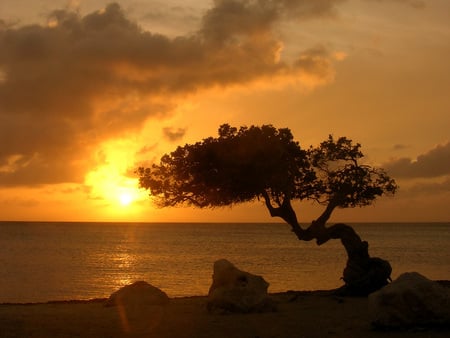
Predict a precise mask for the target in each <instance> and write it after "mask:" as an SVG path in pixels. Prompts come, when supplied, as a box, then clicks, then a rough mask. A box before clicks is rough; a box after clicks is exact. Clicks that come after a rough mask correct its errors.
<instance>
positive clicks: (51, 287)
mask: <svg viewBox="0 0 450 338" xmlns="http://www.w3.org/2000/svg"><path fill="white" fill-rule="evenodd" d="M352 225H353V226H354V227H355V229H356V230H357V231H358V233H359V234H360V236H361V237H362V238H363V239H364V240H367V241H368V242H369V245H370V253H371V255H372V256H379V257H382V258H385V259H387V260H389V261H390V262H391V264H392V267H393V277H394V278H395V277H397V276H398V275H399V274H401V273H403V272H407V271H418V272H420V273H422V274H423V275H425V276H427V277H428V278H430V279H447V280H450V223H412V224H406V223H402V224H399V223H382V224H376V223H374V224H368V223H366V224H352ZM220 258H226V259H228V260H230V261H231V262H233V263H234V264H235V265H236V266H237V267H238V268H240V269H243V270H246V271H249V272H252V273H254V274H259V275H262V276H263V277H264V278H265V279H266V280H267V281H268V282H269V283H270V287H269V292H280V291H287V290H317V289H330V288H336V287H339V286H341V285H342V283H341V281H340V277H341V275H342V270H343V268H344V266H345V262H346V254H345V251H344V249H343V247H342V245H341V244H340V242H339V241H330V242H328V243H326V244H324V245H322V246H320V247H319V246H317V245H316V244H315V242H302V241H299V240H297V239H296V238H295V236H294V235H293V233H291V232H290V230H289V226H288V225H285V224H248V223H246V224H236V223H233V224H203V223H194V224H191V223H189V224H184V223H177V224H170V223H168V224H164V223H145V224H144V223H142V224H141V223H139V224H137V223H33V222H32V223H28V222H0V303H4V302H39V301H48V300H68V299H89V298H98V297H108V296H109V295H110V294H111V293H112V292H114V291H115V290H117V289H118V288H120V287H122V286H124V285H126V284H129V283H131V282H133V281H137V280H145V281H147V282H149V283H150V284H152V285H154V286H156V287H159V288H161V289H162V290H163V291H165V292H166V293H167V294H168V295H169V296H171V297H179V296H191V295H206V294H207V292H208V288H209V286H210V284H211V275H212V267H213V263H214V261H215V260H217V259H220Z"/></svg>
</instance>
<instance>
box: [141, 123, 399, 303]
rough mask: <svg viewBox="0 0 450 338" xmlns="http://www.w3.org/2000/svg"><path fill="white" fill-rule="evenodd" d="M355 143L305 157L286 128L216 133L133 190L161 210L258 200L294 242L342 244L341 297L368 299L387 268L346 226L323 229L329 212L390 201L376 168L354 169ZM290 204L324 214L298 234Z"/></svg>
mask: <svg viewBox="0 0 450 338" xmlns="http://www.w3.org/2000/svg"><path fill="white" fill-rule="evenodd" d="M360 147H361V146H360V144H353V143H352V141H351V140H349V139H347V138H345V137H340V138H338V139H337V140H335V139H334V138H333V137H332V136H329V138H328V139H327V140H326V141H324V142H322V143H321V144H320V145H319V146H318V147H316V148H313V147H310V148H309V149H308V150H304V149H302V148H301V147H300V145H299V143H298V142H296V141H294V137H293V135H292V133H291V131H290V130H289V129H287V128H281V129H277V128H275V127H273V126H272V125H263V126H260V127H259V126H251V127H241V128H240V129H237V128H235V127H231V126H230V125H228V124H224V125H222V126H220V128H219V137H217V138H213V137H209V138H206V139H204V140H202V141H201V142H197V143H195V144H186V145H185V146H183V147H181V146H180V147H178V148H177V149H176V150H175V151H174V152H172V153H170V154H166V155H164V156H163V157H162V158H161V161H160V163H159V164H153V165H152V166H151V167H150V168H139V169H138V175H139V184H140V186H141V187H143V188H145V189H148V190H149V191H150V195H151V196H152V197H153V198H154V199H155V200H156V202H157V204H158V205H159V206H161V207H168V206H176V205H191V206H195V207H199V208H214V207H222V206H231V205H234V204H238V203H244V202H251V201H255V200H263V201H264V203H265V205H266V207H267V209H268V210H269V212H270V215H271V216H272V217H280V218H282V219H283V220H284V221H286V222H287V223H288V224H289V225H290V226H291V228H292V231H293V232H294V233H295V235H296V236H297V237H298V239H300V240H304V241H310V240H313V239H315V240H316V242H317V244H319V245H320V244H323V243H325V242H327V241H328V240H330V239H340V240H341V242H342V244H343V245H344V247H345V249H346V251H347V256H348V260H347V265H346V267H345V269H344V273H343V280H344V282H345V285H344V287H343V288H341V290H340V291H341V292H342V293H345V294H353V295H366V294H368V293H370V292H373V291H375V290H377V289H379V288H381V287H382V286H384V285H386V284H387V283H388V280H389V279H390V274H391V266H390V264H389V263H388V262H387V261H385V260H382V259H380V258H371V257H370V256H369V253H368V244H367V242H365V241H362V240H361V238H360V237H359V236H358V235H357V234H356V232H355V231H354V230H353V228H352V227H350V226H348V225H346V224H342V223H341V224H335V225H333V226H329V227H327V226H326V223H327V221H328V219H329V218H330V216H331V214H332V212H333V210H335V209H336V208H350V207H356V206H366V205H370V204H371V203H372V202H373V201H374V200H375V199H376V198H377V197H379V196H382V195H384V194H393V193H395V190H396V188H397V185H396V183H395V181H394V180H393V179H391V178H390V177H389V176H388V175H387V174H386V173H385V172H384V171H383V170H382V169H377V168H373V167H371V166H368V165H363V164H361V163H359V160H360V159H361V158H362V157H363V154H362V152H361V150H360ZM294 200H300V201H301V200H314V201H317V202H318V203H320V204H322V205H324V211H323V213H322V214H321V215H320V216H319V217H318V218H317V219H316V220H314V221H312V223H311V224H310V225H309V227H307V228H306V229H304V228H302V227H301V226H300V224H299V222H298V220H297V215H296V213H295V211H294V209H293V207H292V202H293V201H294Z"/></svg>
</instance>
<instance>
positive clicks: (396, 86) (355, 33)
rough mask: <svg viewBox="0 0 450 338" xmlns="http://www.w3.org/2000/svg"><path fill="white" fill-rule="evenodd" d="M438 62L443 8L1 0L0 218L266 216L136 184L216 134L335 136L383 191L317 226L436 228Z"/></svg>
mask: <svg viewBox="0 0 450 338" xmlns="http://www.w3.org/2000/svg"><path fill="white" fill-rule="evenodd" d="M448 60H450V1H448V0H428V1H425V0H423V1H422V0H315V1H310V0H277V1H274V0H216V1H207V0H165V1H162V0H154V1H153V0H147V1H144V0H140V1H139V0H136V1H135V0H121V1H117V2H110V1H103V0H89V1H83V0H78V1H67V0H42V1H38V0H2V1H1V3H0V220H22V221H25V220H29V221H129V222H134V221H139V222H271V221H279V220H277V219H272V218H270V216H269V214H268V212H267V210H266V209H265V207H264V206H263V205H262V203H254V204H247V205H241V206H237V207H233V208H225V209H214V210H197V209H194V208H171V209H170V208H165V209H157V208H156V207H155V206H154V205H153V204H152V201H151V199H150V198H149V197H148V193H147V192H145V191H142V190H139V189H138V187H137V186H138V183H137V177H136V176H135V174H134V170H135V169H136V168H137V167H138V166H141V165H148V164H150V163H152V162H157V161H159V159H160V158H161V156H162V155H163V154H165V153H167V152H170V151H172V150H174V149H175V148H176V147H177V146H178V145H184V144H186V143H192V142H197V141H199V140H201V139H203V138H206V137H209V136H215V135H217V130H218V127H219V126H220V125H221V124H222V123H229V124H231V125H233V126H237V127H239V126H242V125H247V126H249V125H261V124H272V125H274V126H275V127H278V128H282V127H283V128H284V127H287V128H290V129H291V131H292V133H293V134H294V136H295V139H296V140H297V141H299V142H300V145H301V146H302V147H304V148H308V147H309V146H310V145H313V146H314V145H318V144H319V143H320V142H321V141H323V140H325V139H326V138H327V137H328V135H329V134H332V135H334V136H336V137H339V136H346V137H348V138H350V139H352V140H353V141H354V142H359V143H361V145H362V150H363V152H364V154H365V155H366V156H365V161H366V163H367V164H370V165H373V166H377V167H383V168H385V169H386V170H387V171H388V173H389V174H390V175H391V176H392V177H393V178H395V179H396V181H397V183H398V184H399V186H400V189H399V191H398V193H397V194H396V195H395V196H394V197H383V198H381V199H379V200H377V201H376V203H375V204H374V205H373V206H368V207H364V208H356V209H345V210H337V211H336V212H335V213H334V214H333V216H332V218H331V220H330V221H331V222H333V221H339V222H341V221H346V222H390V221H396V222H420V221H423V222H428V221H450V209H449V206H450V94H449V93H450V63H449V62H448ZM295 208H296V210H297V214H298V218H299V220H300V221H301V222H310V221H311V220H313V219H315V218H316V217H318V215H319V214H320V212H321V208H322V207H320V206H316V205H314V204H312V203H309V202H303V203H301V204H296V205H295Z"/></svg>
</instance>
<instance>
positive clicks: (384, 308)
mask: <svg viewBox="0 0 450 338" xmlns="http://www.w3.org/2000/svg"><path fill="white" fill-rule="evenodd" d="M369 314H370V318H371V322H372V324H373V325H374V326H376V327H387V328H399V327H401V328H408V327H415V326H430V325H442V326H446V325H450V289H449V288H447V287H444V286H442V285H440V284H439V283H437V282H433V281H431V280H429V279H427V278H425V277H424V276H422V275H420V274H419V273H417V272H410V273H404V274H402V275H401V276H399V277H398V278H397V279H396V280H395V281H393V282H392V283H391V284H389V285H387V286H385V287H384V288H382V289H381V290H379V291H377V292H374V293H372V294H371V295H369Z"/></svg>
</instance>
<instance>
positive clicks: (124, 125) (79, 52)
mask: <svg viewBox="0 0 450 338" xmlns="http://www.w3.org/2000/svg"><path fill="white" fill-rule="evenodd" d="M391 1H392V0H391ZM397 1H398V0H397ZM342 2H344V0H314V1H310V0H276V1H275V0H215V1H214V2H213V6H212V8H210V9H209V10H208V11H207V12H206V13H205V14H204V16H203V18H202V20H201V24H200V27H199V28H198V29H197V30H196V31H195V32H194V33H192V34H189V35H184V36H178V37H176V38H169V37H168V36H165V35H162V34H158V33H154V32H149V31H145V30H143V29H142V28H141V27H140V26H139V25H138V24H137V23H136V22H133V21H132V20H130V19H129V18H128V17H127V15H126V13H125V12H124V11H123V9H122V8H121V7H120V5H119V4H117V3H112V4H110V5H108V6H107V7H106V8H104V9H102V10H99V11H96V12H93V13H89V14H87V15H80V13H79V12H77V11H76V10H70V9H66V10H55V11H53V12H52V13H50V15H49V16H48V20H47V23H46V24H45V25H37V24H35V25H26V26H18V25H14V24H6V23H5V21H2V20H1V18H0V51H1V52H0V185H10V186H15V185H36V184H48V183H61V182H82V181H83V178H84V174H85V173H86V172H87V171H88V170H89V168H90V167H92V166H93V165H95V163H93V161H95V160H94V159H93V158H95V156H91V155H92V151H93V149H95V146H96V145H98V144H99V143H100V142H103V141H105V140H108V139H112V138H115V137H118V136H121V135H123V134H124V133H126V132H129V131H136V130H139V128H140V127H141V126H142V125H143V124H144V122H145V121H146V120H147V119H149V118H164V117H165V116H167V115H168V114H170V112H171V111H172V109H173V107H174V105H175V104H176V100H177V99H178V98H180V97H181V96H183V95H187V94H192V93H196V92H198V91H200V90H203V89H208V88H216V87H228V86H235V85H241V84H251V83H253V82H256V81H272V80H273V79H290V81H292V80H295V81H298V82H299V83H303V85H304V86H310V87H314V86H316V85H319V84H324V83H327V82H328V81H330V80H331V79H332V78H333V74H334V72H333V63H332V62H333V60H335V59H336V57H335V55H336V53H334V52H333V51H329V50H327V49H326V48H323V47H317V46H309V48H305V50H304V52H302V53H301V54H300V55H298V58H297V60H294V61H293V62H286V61H284V60H283V59H282V57H280V56H281V51H282V47H283V42H282V41H281V40H280V38H279V36H278V35H277V34H276V25H277V24H278V23H280V22H282V21H283V20H288V19H289V20H298V21H299V22H301V21H302V20H308V19H313V18H321V17H330V16H333V15H335V13H336V11H337V7H338V5H339V4H340V3H342ZM410 2H411V3H416V1H413V0H411V1H408V3H410ZM164 133H165V135H166V137H168V139H172V140H174V139H177V138H179V137H182V134H183V132H181V131H173V130H172V131H167V130H166V131H165V132H164Z"/></svg>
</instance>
